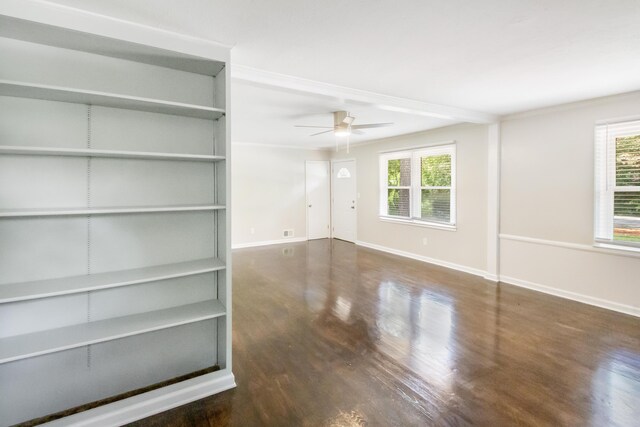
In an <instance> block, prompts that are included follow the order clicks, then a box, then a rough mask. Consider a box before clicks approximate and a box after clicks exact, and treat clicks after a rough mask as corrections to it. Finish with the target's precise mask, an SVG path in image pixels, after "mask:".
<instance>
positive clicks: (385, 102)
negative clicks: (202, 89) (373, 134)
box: [231, 62, 498, 124]
mask: <svg viewBox="0 0 640 427" xmlns="http://www.w3.org/2000/svg"><path fill="white" fill-rule="evenodd" d="M231 79H232V81H236V82H243V83H249V84H254V85H258V86H263V87H272V88H273V87H275V88H279V89H284V90H288V91H292V92H302V93H311V94H315V95H320V96H324V97H328V98H333V99H336V100H339V101H341V102H353V103H360V104H364V105H369V106H372V107H375V108H379V109H380V110H387V111H395V112H399V113H405V114H413V115H417V116H424V117H433V118H437V119H444V120H452V121H455V122H467V123H482V124H485V123H494V122H496V121H498V116H496V115H494V114H488V113H483V112H480V111H472V110H465V109H462V108H457V107H450V106H447V105H440V104H432V103H428V102H422V101H416V100H414V99H408V98H400V97H396V96H389V95H383V94H379V93H374V92H367V91H364V90H359V89H352V88H348V87H344V86H337V85H332V84H329V83H323V82H318V81H314V80H308V79H303V78H300V77H294V76H289V75H286V74H279V73H273V72H271V71H264V70H260V69H257V68H252V67H247V66H244V65H237V64H233V62H232V64H231Z"/></svg>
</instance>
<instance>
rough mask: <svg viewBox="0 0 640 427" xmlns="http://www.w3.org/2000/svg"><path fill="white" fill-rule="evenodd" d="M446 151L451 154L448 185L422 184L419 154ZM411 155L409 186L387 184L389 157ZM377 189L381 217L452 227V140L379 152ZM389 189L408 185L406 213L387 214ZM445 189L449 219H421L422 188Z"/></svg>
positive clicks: (454, 225)
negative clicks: (446, 191) (450, 141)
mask: <svg viewBox="0 0 640 427" xmlns="http://www.w3.org/2000/svg"><path fill="white" fill-rule="evenodd" d="M443 154H448V155H450V156H451V186H447V187H432V186H424V187H423V186H422V185H421V184H422V180H421V169H420V168H421V158H422V157H428V156H440V155H443ZM398 159H411V185H410V186H389V185H387V184H388V176H387V174H388V162H389V160H398ZM379 177H380V191H379V212H378V213H379V217H380V219H381V220H383V221H393V222H401V223H407V224H412V225H421V226H426V227H433V228H442V229H447V230H455V229H456V218H457V203H456V201H457V193H456V144H455V143H454V142H452V143H447V144H443V145H436V146H429V147H421V148H416V149H411V150H402V151H390V152H383V153H380V167H379ZM389 189H409V212H410V217H402V216H394V215H389V213H388V205H387V197H388V190H389ZM423 189H424V190H436V189H445V190H450V192H451V199H450V203H451V205H450V213H451V215H450V218H449V222H439V221H430V220H424V219H422V218H421V215H422V212H421V197H422V190H423Z"/></svg>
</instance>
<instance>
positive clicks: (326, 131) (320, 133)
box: [309, 129, 333, 136]
mask: <svg viewBox="0 0 640 427" xmlns="http://www.w3.org/2000/svg"><path fill="white" fill-rule="evenodd" d="M329 132H333V129H329V130H323V131H322V132H318V133H312V134H311V135H309V136H316V135H322V134H323V133H329Z"/></svg>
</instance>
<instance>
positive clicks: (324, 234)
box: [306, 160, 331, 239]
mask: <svg viewBox="0 0 640 427" xmlns="http://www.w3.org/2000/svg"><path fill="white" fill-rule="evenodd" d="M306 166H307V167H306V186H307V239H326V238H329V237H330V229H329V226H330V224H331V208H330V206H331V204H330V200H329V199H330V179H329V162H328V161H312V160H309V161H307V163H306Z"/></svg>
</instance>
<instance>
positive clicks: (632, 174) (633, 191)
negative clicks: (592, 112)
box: [594, 120, 640, 247]
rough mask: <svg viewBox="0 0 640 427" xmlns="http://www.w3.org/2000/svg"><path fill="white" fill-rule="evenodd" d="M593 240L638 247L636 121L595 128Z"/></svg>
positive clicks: (639, 141)
mask: <svg viewBox="0 0 640 427" xmlns="http://www.w3.org/2000/svg"><path fill="white" fill-rule="evenodd" d="M595 158H596V195H595V196H596V197H595V199H596V212H595V233H594V234H595V240H596V242H599V243H607V244H615V245H621V246H634V247H640V120H636V121H627V122H620V123H615V124H604V125H599V126H597V127H596V156H595Z"/></svg>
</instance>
